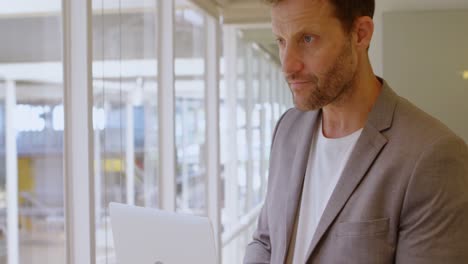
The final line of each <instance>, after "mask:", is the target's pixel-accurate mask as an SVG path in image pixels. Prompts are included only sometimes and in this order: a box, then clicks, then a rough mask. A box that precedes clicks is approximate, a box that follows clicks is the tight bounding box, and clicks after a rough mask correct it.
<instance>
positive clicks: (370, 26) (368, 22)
mask: <svg viewBox="0 0 468 264" xmlns="http://www.w3.org/2000/svg"><path fill="white" fill-rule="evenodd" d="M353 33H354V35H355V44H356V47H357V48H358V49H362V50H364V51H366V50H368V49H369V46H370V43H371V40H372V35H373V34H374V21H373V20H372V18H371V17H368V16H362V17H358V18H357V19H356V20H355V21H354V27H353Z"/></svg>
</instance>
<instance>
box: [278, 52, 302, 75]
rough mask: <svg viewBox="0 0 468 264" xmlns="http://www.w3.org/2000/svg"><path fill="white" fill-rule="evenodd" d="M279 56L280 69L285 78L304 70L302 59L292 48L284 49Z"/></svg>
mask: <svg viewBox="0 0 468 264" xmlns="http://www.w3.org/2000/svg"><path fill="white" fill-rule="evenodd" d="M282 53H283V54H282V56H281V64H282V65H281V67H282V70H283V73H284V74H285V75H286V76H289V75H291V74H296V73H298V72H300V71H301V70H302V69H303V68H304V63H303V58H302V56H300V54H299V52H298V50H297V48H296V47H294V46H288V47H286V48H285V49H284V50H283V52H282Z"/></svg>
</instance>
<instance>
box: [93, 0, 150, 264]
mask: <svg viewBox="0 0 468 264" xmlns="http://www.w3.org/2000/svg"><path fill="white" fill-rule="evenodd" d="M119 3H120V1H119V2H116V1H112V2H109V1H103V0H94V1H93V6H94V10H93V90H94V107H93V122H94V137H95V139H94V148H95V149H94V153H95V154H94V158H95V163H94V164H95V186H96V187H95V193H96V195H95V196H96V208H95V210H96V258H97V260H96V262H97V263H115V255H114V252H113V241H112V234H111V227H110V222H109V211H108V204H109V202H113V201H115V202H122V203H127V204H132V205H138V206H147V207H156V206H157V205H158V192H157V191H158V189H157V186H158V175H157V172H158V113H157V107H158V105H157V102H158V86H157V72H158V70H157V39H158V37H157V36H158V35H157V28H158V26H157V23H158V20H157V6H156V1H152V0H138V1H132V2H125V5H119Z"/></svg>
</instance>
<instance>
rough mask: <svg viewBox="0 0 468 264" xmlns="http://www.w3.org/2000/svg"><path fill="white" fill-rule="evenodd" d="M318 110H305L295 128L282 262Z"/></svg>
mask: <svg viewBox="0 0 468 264" xmlns="http://www.w3.org/2000/svg"><path fill="white" fill-rule="evenodd" d="M319 112H320V111H313V112H306V113H304V119H303V120H301V125H300V126H299V127H298V128H297V129H300V131H301V134H300V135H299V138H298V139H297V142H298V144H297V146H296V152H295V154H294V161H293V164H292V166H291V174H290V177H289V179H288V182H287V186H285V187H286V188H287V192H288V196H287V200H286V201H285V202H286V204H285V207H283V208H285V212H286V225H285V227H286V233H285V236H284V239H285V241H284V245H285V246H284V248H283V252H281V255H280V259H281V260H282V263H284V262H285V259H286V256H287V252H288V249H289V245H290V242H291V236H292V232H293V229H294V221H295V219H296V214H297V209H298V206H299V204H300V199H301V194H302V185H303V182H304V176H305V172H306V168H307V160H308V158H309V152H310V144H311V141H312V137H313V135H314V132H315V129H314V128H315V125H316V120H317V116H318V115H319Z"/></svg>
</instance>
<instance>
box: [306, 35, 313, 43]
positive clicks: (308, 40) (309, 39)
mask: <svg viewBox="0 0 468 264" xmlns="http://www.w3.org/2000/svg"><path fill="white" fill-rule="evenodd" d="M313 41H314V37H312V36H304V42H305V43H312V42H313Z"/></svg>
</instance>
